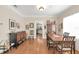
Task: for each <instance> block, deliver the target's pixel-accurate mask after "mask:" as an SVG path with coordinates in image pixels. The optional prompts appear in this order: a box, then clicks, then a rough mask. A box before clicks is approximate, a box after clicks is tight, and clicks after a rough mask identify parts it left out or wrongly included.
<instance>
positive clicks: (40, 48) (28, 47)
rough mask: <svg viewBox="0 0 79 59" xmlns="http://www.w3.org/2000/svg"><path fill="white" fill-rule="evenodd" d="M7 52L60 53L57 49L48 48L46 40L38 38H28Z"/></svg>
mask: <svg viewBox="0 0 79 59" xmlns="http://www.w3.org/2000/svg"><path fill="white" fill-rule="evenodd" d="M67 53H68V52H67ZM7 54H59V52H57V51H56V50H55V49H49V50H48V48H47V45H46V40H45V39H40V38H37V39H34V40H32V39H30V40H26V41H25V42H23V43H22V44H21V45H19V46H18V48H17V49H16V48H13V49H12V50H10V51H9V52H8V53H7Z"/></svg>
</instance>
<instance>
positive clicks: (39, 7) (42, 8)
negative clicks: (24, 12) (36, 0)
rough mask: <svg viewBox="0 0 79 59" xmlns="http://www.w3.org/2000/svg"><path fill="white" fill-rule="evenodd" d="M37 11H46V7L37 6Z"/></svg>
mask: <svg viewBox="0 0 79 59" xmlns="http://www.w3.org/2000/svg"><path fill="white" fill-rule="evenodd" d="M37 9H38V10H39V11H44V10H45V9H46V6H43V5H42V6H37Z"/></svg>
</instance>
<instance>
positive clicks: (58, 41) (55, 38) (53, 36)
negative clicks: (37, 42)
mask: <svg viewBox="0 0 79 59" xmlns="http://www.w3.org/2000/svg"><path fill="white" fill-rule="evenodd" d="M48 37H49V38H48V39H50V40H51V41H52V42H54V44H55V46H57V48H58V46H59V45H60V46H61V53H62V52H63V44H70V45H71V54H72V53H74V54H75V41H66V40H64V36H62V35H56V34H52V33H51V34H48Z"/></svg>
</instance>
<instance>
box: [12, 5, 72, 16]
mask: <svg viewBox="0 0 79 59" xmlns="http://www.w3.org/2000/svg"><path fill="white" fill-rule="evenodd" d="M12 7H13V8H14V9H16V10H17V11H18V12H19V13H20V14H21V15H22V16H24V17H26V16H56V15H58V14H61V13H63V12H64V11H65V10H67V9H68V8H69V7H71V6H70V5H47V6H46V8H45V10H44V11H39V10H38V9H37V6H36V5H15V6H12Z"/></svg>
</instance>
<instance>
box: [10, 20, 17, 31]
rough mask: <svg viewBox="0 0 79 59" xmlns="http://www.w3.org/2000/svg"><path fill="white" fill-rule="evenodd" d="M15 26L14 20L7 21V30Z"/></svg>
mask: <svg viewBox="0 0 79 59" xmlns="http://www.w3.org/2000/svg"><path fill="white" fill-rule="evenodd" d="M15 25H16V23H15V20H13V19H9V29H10V30H13V29H15Z"/></svg>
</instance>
